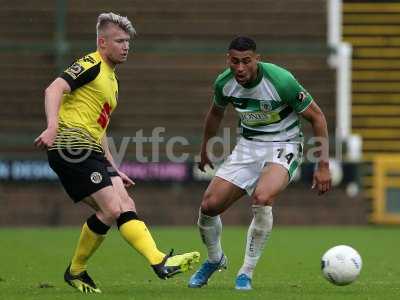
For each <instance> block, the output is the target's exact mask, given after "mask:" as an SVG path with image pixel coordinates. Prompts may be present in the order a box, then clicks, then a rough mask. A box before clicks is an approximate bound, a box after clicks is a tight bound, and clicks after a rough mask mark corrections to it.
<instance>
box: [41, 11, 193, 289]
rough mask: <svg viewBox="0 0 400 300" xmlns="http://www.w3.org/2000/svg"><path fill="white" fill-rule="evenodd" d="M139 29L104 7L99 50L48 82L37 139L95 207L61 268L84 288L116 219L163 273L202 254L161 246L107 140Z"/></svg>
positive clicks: (65, 179) (64, 179) (67, 184)
mask: <svg viewBox="0 0 400 300" xmlns="http://www.w3.org/2000/svg"><path fill="white" fill-rule="evenodd" d="M134 34H135V29H134V28H133V26H132V24H131V22H130V21H129V20H128V19H127V18H126V17H122V16H119V15H116V14H114V13H103V14H100V15H99V17H98V22H97V51H96V52H93V53H90V54H88V55H86V56H84V57H83V58H81V59H79V60H77V61H76V62H75V63H73V64H72V65H71V66H69V67H68V68H67V69H66V70H65V71H64V72H63V73H62V74H61V75H60V77H58V78H56V79H55V80H54V81H53V82H52V83H51V84H50V86H49V87H48V88H47V89H46V91H45V109H46V117H47V129H46V130H44V131H43V132H42V133H41V134H40V136H39V137H38V138H36V140H35V145H36V146H37V147H39V148H44V149H47V154H48V160H49V164H50V167H51V168H52V169H53V170H54V171H55V172H56V173H57V175H58V177H59V178H60V181H61V183H62V185H63V186H64V188H65V190H66V192H67V193H68V195H69V196H70V197H71V198H72V199H73V201H74V202H79V201H83V202H84V203H86V204H88V205H89V206H91V207H92V208H93V209H94V210H95V214H93V215H92V216H91V217H89V218H88V219H87V221H86V223H85V224H84V225H83V228H82V231H81V235H80V238H79V241H78V244H77V247H76V250H75V253H74V255H73V257H72V260H71V263H70V265H69V266H68V268H67V270H66V271H65V274H64V279H65V281H66V282H67V283H68V284H69V285H71V286H72V287H74V288H76V289H78V290H79V291H81V292H83V293H100V292H101V291H100V289H99V288H98V287H97V286H96V284H95V283H94V281H93V280H92V279H91V278H90V277H89V275H88V273H87V262H88V260H89V258H90V257H91V256H92V255H93V253H94V252H95V251H96V250H97V248H98V247H99V246H100V244H101V243H102V241H103V240H104V238H105V237H106V234H107V231H108V230H109V229H110V227H111V226H112V224H114V223H116V224H117V226H118V228H119V232H120V234H121V235H122V236H123V237H124V239H125V240H126V241H127V242H128V243H129V244H130V245H131V246H132V247H133V248H134V249H136V250H137V251H138V252H139V253H141V254H142V255H143V256H144V257H145V258H146V259H147V260H148V262H149V263H150V265H151V266H152V267H153V269H154V271H155V273H156V274H157V276H158V277H160V278H162V279H166V278H170V277H172V276H174V275H176V274H178V273H181V272H184V271H187V270H188V269H189V268H191V266H192V264H194V263H196V262H198V261H199V256H200V254H199V253H198V252H190V253H185V254H182V255H174V256H173V255H172V252H171V253H170V254H168V255H166V254H165V253H163V252H161V251H160V250H158V248H157V246H156V244H155V242H154V240H153V238H152V236H151V234H150V232H149V231H148V229H147V227H146V225H145V223H144V222H143V221H141V220H140V219H139V217H138V215H137V213H136V208H135V203H134V201H133V200H132V198H130V196H129V195H128V193H127V191H126V188H127V187H129V186H131V185H133V184H134V183H133V181H132V180H131V179H130V178H129V177H128V176H126V174H124V173H123V172H121V171H119V170H118V167H117V166H116V164H115V162H114V160H113V158H112V156H111V153H110V150H109V148H108V144H107V136H106V129H107V126H108V123H109V121H110V116H111V113H112V112H113V111H114V109H115V107H116V106H117V98H118V80H117V77H116V76H115V73H114V69H115V67H116V65H118V64H121V63H123V62H125V61H126V59H127V55H128V50H129V41H130V38H131V37H132V36H133V35H134Z"/></svg>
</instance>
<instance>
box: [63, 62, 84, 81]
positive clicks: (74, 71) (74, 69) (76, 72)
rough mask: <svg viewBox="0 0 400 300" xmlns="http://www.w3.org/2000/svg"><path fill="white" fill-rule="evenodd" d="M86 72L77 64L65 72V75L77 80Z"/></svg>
mask: <svg viewBox="0 0 400 300" xmlns="http://www.w3.org/2000/svg"><path fill="white" fill-rule="evenodd" d="M84 70H85V69H84V68H83V67H82V65H80V64H79V63H77V62H76V63H73V64H72V65H71V66H70V67H69V68H68V69H67V70H65V73H67V74H68V75H69V76H71V77H72V78H73V79H76V78H77V77H78V76H79V74H81V73H82V72H83V71H84Z"/></svg>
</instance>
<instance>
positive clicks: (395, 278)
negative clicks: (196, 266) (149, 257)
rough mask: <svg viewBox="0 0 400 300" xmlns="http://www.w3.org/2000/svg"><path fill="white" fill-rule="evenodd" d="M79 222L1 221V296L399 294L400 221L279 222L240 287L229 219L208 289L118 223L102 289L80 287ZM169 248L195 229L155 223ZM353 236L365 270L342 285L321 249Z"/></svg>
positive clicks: (238, 230)
mask: <svg viewBox="0 0 400 300" xmlns="http://www.w3.org/2000/svg"><path fill="white" fill-rule="evenodd" d="M79 230H80V229H79V228H66V229H46V228H44V229H1V230H0V237H1V244H0V246H1V247H0V257H1V261H0V299H1V300H13V299H18V300H24V299H29V300H33V299H38V300H39V299H40V300H47V299H52V300H53V299H68V300H73V299H84V298H85V299H87V298H90V299H93V298H94V297H96V299H107V300H113V299H126V300H134V299H138V300H146V299H151V300H160V299H171V300H175V299H218V300H225V299H227V300H228V299H229V300H233V299H279V300H280V299H305V300H306V299H307V300H310V299H323V300H324V299H384V300H386V299H400V264H399V263H398V259H399V254H400V251H399V249H400V239H399V229H398V228H393V227H392V228H390V227H278V226H276V227H275V228H274V231H273V233H272V236H271V239H270V242H269V244H268V246H267V248H266V250H265V252H264V255H263V257H262V259H261V261H260V263H259V265H258V268H257V270H256V272H255V276H254V282H253V287H254V290H253V291H251V292H242V291H236V290H234V288H233V286H234V279H235V275H236V272H237V270H238V268H239V267H240V265H241V263H242V258H243V251H244V243H245V234H246V228H244V227H224V232H223V246H224V250H225V252H226V254H227V256H228V258H229V268H228V270H226V271H223V272H221V273H217V274H215V276H214V277H213V278H212V280H211V281H210V282H209V284H208V286H206V287H204V288H202V289H189V288H187V287H186V286H187V281H188V279H189V277H190V275H191V273H193V271H191V272H190V273H187V274H180V275H178V276H177V277H175V278H173V279H170V280H167V281H162V280H159V279H157V278H156V277H155V275H154V274H153V272H152V270H151V269H150V268H149V266H148V265H147V263H146V262H145V260H144V258H142V257H141V256H140V255H138V254H137V253H136V252H135V251H133V250H132V249H131V248H130V247H129V246H128V245H127V244H126V243H125V242H124V241H123V240H122V239H121V237H120V236H119V234H118V232H117V231H116V230H112V231H111V232H110V234H109V237H108V238H107V239H106V241H105V242H104V244H103V245H102V247H101V248H100V249H99V250H98V252H97V253H96V254H95V255H94V257H93V258H92V260H91V263H90V269H89V271H90V274H91V275H92V277H93V278H94V279H95V280H96V282H97V283H98V285H99V286H100V287H101V289H102V290H103V294H101V295H81V294H79V293H78V292H76V291H75V290H74V289H72V288H71V287H69V286H67V285H66V284H65V283H64V282H63V279H62V275H63V272H64V269H65V267H66V266H67V263H68V261H69V258H70V255H71V253H72V251H73V248H74V246H75V242H76V240H77V238H78V234H79ZM152 231H153V236H154V237H155V239H156V240H157V241H158V244H159V247H160V248H161V249H163V250H165V251H167V249H169V248H170V247H173V248H175V250H176V251H179V252H182V251H186V250H194V249H198V250H200V252H201V254H202V256H203V258H204V257H205V251H204V248H203V246H202V244H201V242H200V239H199V236H198V232H197V229H196V228H194V227H190V228H176V227H171V228H167V227H162V228H161V227H154V228H152ZM337 244H348V245H351V246H353V247H354V248H356V249H357V250H358V251H359V252H360V253H361V255H362V258H363V263H364V265H363V270H362V272H361V276H360V278H359V279H358V280H357V281H356V282H355V283H353V284H351V285H349V286H345V287H337V286H334V285H332V284H330V283H329V282H327V281H326V280H325V279H324V278H323V277H322V276H321V272H320V257H321V255H322V254H323V253H324V251H325V250H327V249H328V248H329V247H331V246H334V245H337Z"/></svg>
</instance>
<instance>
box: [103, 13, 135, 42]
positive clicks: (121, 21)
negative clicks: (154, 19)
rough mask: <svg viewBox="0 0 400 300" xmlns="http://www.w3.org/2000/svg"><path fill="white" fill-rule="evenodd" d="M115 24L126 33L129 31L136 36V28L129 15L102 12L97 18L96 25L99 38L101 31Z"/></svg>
mask: <svg viewBox="0 0 400 300" xmlns="http://www.w3.org/2000/svg"><path fill="white" fill-rule="evenodd" d="M109 23H112V24H115V25H117V26H119V27H120V28H121V29H123V30H124V31H125V32H126V33H129V35H130V36H134V35H135V34H136V30H135V28H134V27H133V25H132V23H131V21H129V19H128V18H127V17H123V16H120V15H117V14H114V13H112V12H109V13H102V14H100V15H99V16H98V18H97V25H96V33H97V38H98V37H99V33H100V32H101V31H102V30H103V29H104V28H105V27H106V26H107V25H108V24H109Z"/></svg>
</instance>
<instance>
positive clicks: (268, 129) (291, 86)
mask: <svg viewBox="0 0 400 300" xmlns="http://www.w3.org/2000/svg"><path fill="white" fill-rule="evenodd" d="M312 101H313V98H312V97H311V95H310V94H309V93H308V92H307V91H306V90H305V89H304V88H303V87H302V86H301V85H300V84H299V83H298V82H297V80H296V79H295V78H294V77H293V75H292V74H291V73H290V72H289V71H287V70H285V69H283V68H281V67H278V66H277V65H274V64H270V63H263V62H260V63H258V74H257V78H256V80H255V81H254V82H251V83H249V84H248V85H246V86H242V85H240V84H239V83H238V82H237V81H236V79H235V77H234V74H233V72H232V71H231V70H230V69H227V70H225V71H224V72H223V73H221V74H220V75H219V76H218V77H217V79H216V81H215V83H214V103H215V105H217V106H219V107H223V108H224V107H226V106H227V105H228V104H229V103H231V104H232V105H233V106H234V108H235V109H236V111H237V112H238V114H239V117H240V121H239V127H240V133H241V135H242V136H243V137H245V138H251V139H255V140H262V141H287V140H290V141H292V140H293V141H300V142H301V141H302V140H303V133H302V131H301V124H300V120H299V116H298V114H299V113H301V112H303V111H304V110H306V108H307V107H308V106H309V105H310V104H311V102H312Z"/></svg>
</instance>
